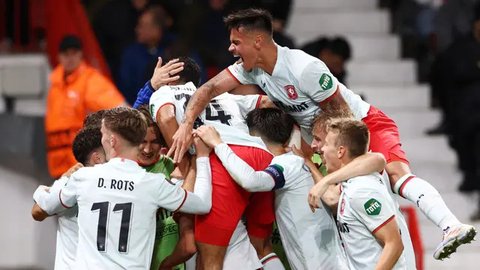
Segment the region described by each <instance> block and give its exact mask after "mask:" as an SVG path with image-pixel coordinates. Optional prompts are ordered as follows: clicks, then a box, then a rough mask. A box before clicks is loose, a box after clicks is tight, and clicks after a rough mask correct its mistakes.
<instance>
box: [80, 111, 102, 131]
mask: <svg viewBox="0 0 480 270" xmlns="http://www.w3.org/2000/svg"><path fill="white" fill-rule="evenodd" d="M106 111H107V110H99V111H96V112H93V113H90V114H89V115H87V117H85V119H84V120H83V127H84V128H89V127H97V128H100V127H101V126H102V118H103V115H104V114H105V112H106Z"/></svg>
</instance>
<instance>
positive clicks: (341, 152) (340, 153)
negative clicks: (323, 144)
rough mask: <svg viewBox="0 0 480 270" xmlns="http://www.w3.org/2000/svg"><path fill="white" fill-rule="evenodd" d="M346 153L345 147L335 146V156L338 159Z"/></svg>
mask: <svg viewBox="0 0 480 270" xmlns="http://www.w3.org/2000/svg"><path fill="white" fill-rule="evenodd" d="M346 153H347V149H346V148H345V147H343V146H341V145H340V146H339V147H338V148H337V158H338V159H341V158H342V157H343V156H344V155H346Z"/></svg>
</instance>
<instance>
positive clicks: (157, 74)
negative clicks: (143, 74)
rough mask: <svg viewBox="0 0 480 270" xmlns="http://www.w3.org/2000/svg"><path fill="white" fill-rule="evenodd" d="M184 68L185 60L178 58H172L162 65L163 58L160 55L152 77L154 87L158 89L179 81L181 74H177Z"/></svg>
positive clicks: (151, 81)
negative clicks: (181, 60)
mask: <svg viewBox="0 0 480 270" xmlns="http://www.w3.org/2000/svg"><path fill="white" fill-rule="evenodd" d="M182 70H183V62H179V60H178V58H176V59H173V60H170V61H168V63H166V64H165V65H163V66H162V58H161V57H158V62H157V65H156V66H155V69H154V70H153V75H152V78H151V79H150V83H151V84H152V87H153V89H154V90H155V91H156V90H158V88H160V87H162V86H164V85H167V84H169V83H171V82H175V81H177V80H178V79H180V76H179V75H177V74H178V73H179V72H180V71H182Z"/></svg>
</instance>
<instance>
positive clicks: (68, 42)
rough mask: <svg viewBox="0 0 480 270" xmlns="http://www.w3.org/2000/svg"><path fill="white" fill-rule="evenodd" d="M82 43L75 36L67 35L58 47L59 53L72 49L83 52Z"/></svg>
mask: <svg viewBox="0 0 480 270" xmlns="http://www.w3.org/2000/svg"><path fill="white" fill-rule="evenodd" d="M82 47H83V46H82V41H81V40H80V38H79V37H77V36H75V35H65V36H64V37H63V38H62V40H61V41H60V44H59V45H58V51H59V52H61V53H63V52H66V51H68V50H70V49H74V50H82Z"/></svg>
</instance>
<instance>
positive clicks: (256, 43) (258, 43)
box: [253, 34, 264, 50]
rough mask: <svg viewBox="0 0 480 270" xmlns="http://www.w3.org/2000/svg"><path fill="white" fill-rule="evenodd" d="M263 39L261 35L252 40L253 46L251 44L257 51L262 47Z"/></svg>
mask: <svg viewBox="0 0 480 270" xmlns="http://www.w3.org/2000/svg"><path fill="white" fill-rule="evenodd" d="M263 39H264V37H263V35H262V34H257V35H255V40H254V44H253V46H254V47H255V49H257V50H259V49H260V48H261V47H262V43H263Z"/></svg>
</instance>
